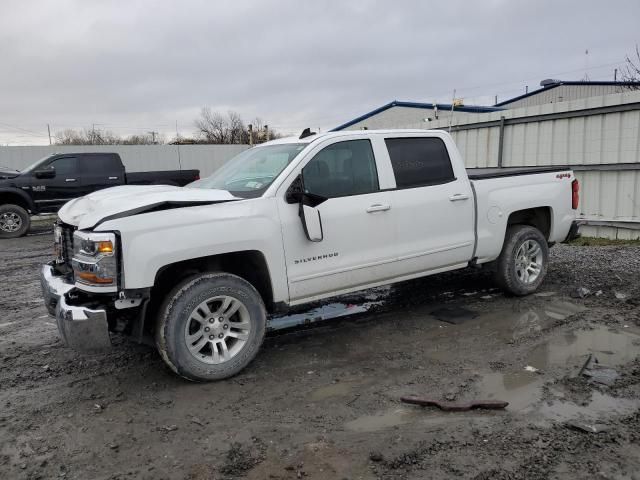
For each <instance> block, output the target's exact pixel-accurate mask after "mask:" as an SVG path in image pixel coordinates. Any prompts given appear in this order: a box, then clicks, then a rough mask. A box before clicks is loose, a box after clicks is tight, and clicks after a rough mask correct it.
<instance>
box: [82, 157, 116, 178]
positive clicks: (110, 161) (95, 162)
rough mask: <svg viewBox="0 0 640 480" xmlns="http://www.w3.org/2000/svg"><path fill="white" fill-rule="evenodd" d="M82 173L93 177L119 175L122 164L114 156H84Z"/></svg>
mask: <svg viewBox="0 0 640 480" xmlns="http://www.w3.org/2000/svg"><path fill="white" fill-rule="evenodd" d="M81 163H82V172H83V173H89V174H93V175H100V174H113V173H119V172H120V170H122V163H121V162H120V160H119V159H118V157H116V156H115V155H86V156H84V157H83V158H82V162H81Z"/></svg>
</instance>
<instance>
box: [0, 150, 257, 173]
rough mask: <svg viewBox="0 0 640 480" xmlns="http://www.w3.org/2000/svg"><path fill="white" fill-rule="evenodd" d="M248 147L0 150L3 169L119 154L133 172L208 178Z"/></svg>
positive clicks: (0, 164) (0, 162)
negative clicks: (58, 156) (49, 159)
mask: <svg viewBox="0 0 640 480" xmlns="http://www.w3.org/2000/svg"><path fill="white" fill-rule="evenodd" d="M247 148H249V146H248V145H96V146H61V145H53V146H33V147H31V146H30V147H0V166H5V167H9V168H15V169H18V170H20V169H23V168H25V167H27V166H29V165H30V164H32V163H34V162H35V161H36V160H38V159H39V158H42V157H44V156H46V155H49V154H51V153H73V152H116V153H118V154H119V155H120V158H122V162H123V163H124V165H125V167H126V168H127V170H128V171H130V172H141V171H146V170H147V171H148V170H178V169H180V165H182V169H184V170H187V169H198V170H200V175H201V176H203V177H205V176H207V175H210V174H211V173H213V172H214V171H215V170H217V169H218V168H220V167H221V166H222V165H223V164H224V163H225V162H226V161H227V160H229V159H230V158H232V157H234V156H236V155H237V154H238V153H240V152H242V151H243V150H246V149H247Z"/></svg>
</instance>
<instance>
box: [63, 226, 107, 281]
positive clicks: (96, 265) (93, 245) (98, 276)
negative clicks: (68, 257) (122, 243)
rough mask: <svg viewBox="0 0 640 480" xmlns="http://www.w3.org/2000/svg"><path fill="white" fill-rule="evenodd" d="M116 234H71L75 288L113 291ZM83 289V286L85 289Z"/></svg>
mask: <svg viewBox="0 0 640 480" xmlns="http://www.w3.org/2000/svg"><path fill="white" fill-rule="evenodd" d="M116 249H117V244H116V235H115V233H107V232H79V231H78V232H75V233H74V234H73V259H72V261H71V265H72V267H73V275H74V277H75V281H76V283H77V284H79V285H78V287H79V288H81V289H82V288H83V286H85V287H87V286H88V287H93V288H91V289H90V291H103V292H115V291H116V290H117V284H118V265H117V255H116V253H117V252H116ZM86 289H87V288H85V290H86Z"/></svg>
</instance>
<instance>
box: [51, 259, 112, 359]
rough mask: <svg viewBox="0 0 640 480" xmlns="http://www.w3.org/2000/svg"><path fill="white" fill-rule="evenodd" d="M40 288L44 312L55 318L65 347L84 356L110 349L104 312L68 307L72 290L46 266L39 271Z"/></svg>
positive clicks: (72, 286)
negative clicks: (81, 352)
mask: <svg viewBox="0 0 640 480" xmlns="http://www.w3.org/2000/svg"><path fill="white" fill-rule="evenodd" d="M40 284H41V286H42V295H43V297H44V302H45V306H46V307H47V311H48V312H49V314H50V315H51V316H53V317H55V319H56V323H57V325H58V332H59V333H60V337H61V338H62V340H63V341H64V342H65V343H66V344H67V345H68V346H69V347H71V348H73V349H74V350H79V351H85V352H95V351H100V350H105V349H107V348H109V347H111V338H110V337H109V328H108V322H107V311H106V310H103V309H95V308H88V307H85V306H75V305H69V303H68V302H69V298H68V295H69V294H70V293H73V290H74V289H75V287H74V285H73V284H72V283H69V282H67V281H66V280H65V278H64V277H62V276H57V275H55V272H54V270H53V267H52V266H51V265H49V264H47V265H43V266H42V269H41V270H40Z"/></svg>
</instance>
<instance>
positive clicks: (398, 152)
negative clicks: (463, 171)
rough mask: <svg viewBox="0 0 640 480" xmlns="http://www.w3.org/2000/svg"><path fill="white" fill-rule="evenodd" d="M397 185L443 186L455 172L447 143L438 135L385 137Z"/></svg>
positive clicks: (412, 186)
mask: <svg viewBox="0 0 640 480" xmlns="http://www.w3.org/2000/svg"><path fill="white" fill-rule="evenodd" d="M384 142H385V144H386V146H387V150H388V152H389V158H390V159H391V166H392V168H393V174H394V176H395V179H396V188H416V187H424V186H429V185H441V184H444V183H449V182H452V181H454V180H455V179H456V178H455V175H454V173H453V167H452V165H451V159H450V158H449V152H448V151H447V146H446V145H445V143H444V142H443V141H442V139H440V138H437V137H405V138H385V140H384Z"/></svg>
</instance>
